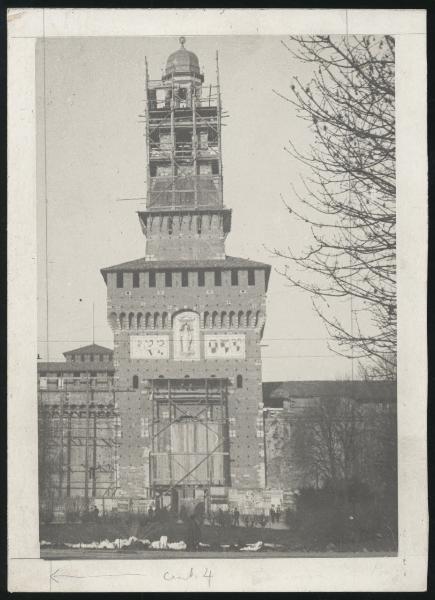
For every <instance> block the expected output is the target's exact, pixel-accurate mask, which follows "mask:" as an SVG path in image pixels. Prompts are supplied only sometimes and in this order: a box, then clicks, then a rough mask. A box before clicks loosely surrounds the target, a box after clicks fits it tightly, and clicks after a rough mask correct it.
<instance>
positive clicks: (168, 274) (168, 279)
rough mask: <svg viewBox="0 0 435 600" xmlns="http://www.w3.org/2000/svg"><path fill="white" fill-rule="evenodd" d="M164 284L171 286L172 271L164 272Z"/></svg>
mask: <svg viewBox="0 0 435 600" xmlns="http://www.w3.org/2000/svg"><path fill="white" fill-rule="evenodd" d="M165 286H166V287H172V273H171V271H166V272H165Z"/></svg>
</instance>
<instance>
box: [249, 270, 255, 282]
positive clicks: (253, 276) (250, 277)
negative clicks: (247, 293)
mask: <svg viewBox="0 0 435 600" xmlns="http://www.w3.org/2000/svg"><path fill="white" fill-rule="evenodd" d="M248 285H255V271H254V269H248Z"/></svg>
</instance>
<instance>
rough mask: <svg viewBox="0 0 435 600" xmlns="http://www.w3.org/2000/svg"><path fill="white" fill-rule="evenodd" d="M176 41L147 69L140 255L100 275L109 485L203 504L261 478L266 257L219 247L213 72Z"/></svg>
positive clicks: (217, 112) (222, 225)
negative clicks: (107, 343) (114, 407)
mask: <svg viewBox="0 0 435 600" xmlns="http://www.w3.org/2000/svg"><path fill="white" fill-rule="evenodd" d="M180 42H181V47H180V48H179V49H178V50H177V51H176V52H174V53H172V54H171V55H170V56H169V58H168V60H167V64H166V69H165V73H164V75H163V76H162V78H161V80H158V81H155V80H150V79H149V78H148V69H147V73H146V109H145V118H146V147H147V171H148V177H147V204H146V210H144V211H141V212H139V213H138V216H139V221H140V224H141V227H142V230H143V233H144V235H145V239H146V242H145V256H143V257H142V258H139V259H137V260H133V261H130V262H127V263H123V264H120V265H115V266H112V267H107V268H105V269H102V274H103V277H104V280H105V282H106V284H107V294H108V318H109V322H110V325H111V327H112V329H113V332H114V340H115V344H114V367H115V380H116V387H117V402H118V407H119V412H120V418H121V432H122V433H121V439H120V448H119V458H118V487H119V494H121V495H124V496H126V497H129V498H154V499H156V501H158V502H160V503H163V504H165V505H171V506H172V508H173V509H177V508H178V509H179V508H181V507H182V506H183V505H192V503H193V504H196V503H197V502H200V501H203V502H204V504H205V507H206V508H213V506H214V504H217V503H218V502H221V503H225V501H226V499H227V498H228V493H229V491H230V490H231V489H244V490H248V489H252V490H254V489H256V490H259V489H261V488H263V487H264V485H265V481H264V445H263V443H264V440H263V430H262V386H261V355H260V340H261V337H262V333H263V328H264V322H265V294H266V290H267V284H268V278H269V273H270V266H269V265H266V264H263V263H258V262H254V261H251V260H246V259H243V258H235V257H231V256H227V255H226V254H225V239H226V236H227V235H228V233H229V231H230V229H231V210H230V209H228V208H225V206H224V203H223V194H222V191H223V187H222V153H221V115H222V113H221V97H220V88H219V71H218V68H217V70H216V73H217V81H216V84H215V85H210V84H209V85H206V86H205V85H204V76H203V74H202V73H201V72H200V69H199V63H198V58H197V57H196V55H195V54H194V53H193V52H190V51H188V50H187V49H186V48H185V47H184V44H185V40H184V38H180ZM216 66H217V57H216Z"/></svg>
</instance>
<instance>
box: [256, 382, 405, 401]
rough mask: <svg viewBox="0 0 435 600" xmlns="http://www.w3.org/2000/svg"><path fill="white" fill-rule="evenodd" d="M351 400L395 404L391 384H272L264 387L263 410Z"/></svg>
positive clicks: (393, 388) (394, 390) (394, 389)
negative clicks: (305, 401)
mask: <svg viewBox="0 0 435 600" xmlns="http://www.w3.org/2000/svg"><path fill="white" fill-rule="evenodd" d="M344 397H347V398H353V399H354V400H358V401H360V402H379V401H388V402H395V401H396V400H397V386H396V382H393V381H362V380H361V381H271V382H266V383H263V402H264V405H265V406H275V405H276V404H277V403H279V401H282V400H287V399H291V398H293V399H296V398H324V399H327V398H344Z"/></svg>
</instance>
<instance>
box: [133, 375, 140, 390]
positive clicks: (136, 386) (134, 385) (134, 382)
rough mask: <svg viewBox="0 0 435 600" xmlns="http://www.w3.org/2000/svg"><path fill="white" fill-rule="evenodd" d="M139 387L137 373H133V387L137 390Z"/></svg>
mask: <svg viewBox="0 0 435 600" xmlns="http://www.w3.org/2000/svg"><path fill="white" fill-rule="evenodd" d="M138 387H139V377H138V376H137V375H133V389H134V390H137V388H138Z"/></svg>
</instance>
